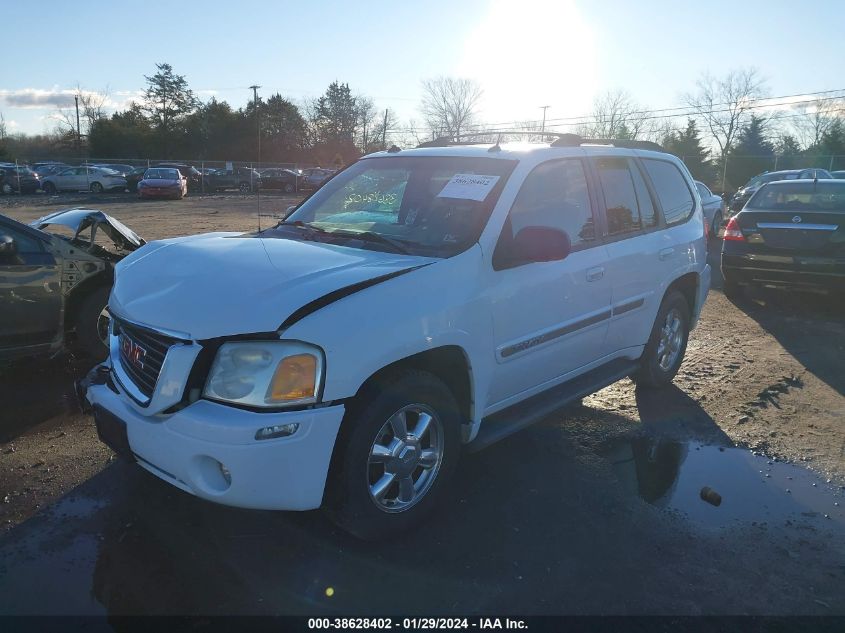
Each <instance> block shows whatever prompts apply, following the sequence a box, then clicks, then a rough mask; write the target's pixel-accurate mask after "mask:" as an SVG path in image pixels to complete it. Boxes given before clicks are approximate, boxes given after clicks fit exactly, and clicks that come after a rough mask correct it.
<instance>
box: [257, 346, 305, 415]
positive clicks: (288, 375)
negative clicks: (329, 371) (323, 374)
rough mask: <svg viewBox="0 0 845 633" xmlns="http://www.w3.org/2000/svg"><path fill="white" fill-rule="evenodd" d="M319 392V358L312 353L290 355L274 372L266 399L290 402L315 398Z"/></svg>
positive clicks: (269, 401)
mask: <svg viewBox="0 0 845 633" xmlns="http://www.w3.org/2000/svg"><path fill="white" fill-rule="evenodd" d="M316 392H317V358H316V357H315V356H313V355H312V354H297V355H295V356H288V357H287V358H285V359H284V360H282V362H281V363H279V365H278V367H276V371H275V373H274V374H273V379H272V380H271V381H270V387H269V388H268V389H267V396H266V397H265V398H264V401H265V402H267V403H273V402H290V401H292V400H306V399H308V398H313V397H314V396H315V394H316Z"/></svg>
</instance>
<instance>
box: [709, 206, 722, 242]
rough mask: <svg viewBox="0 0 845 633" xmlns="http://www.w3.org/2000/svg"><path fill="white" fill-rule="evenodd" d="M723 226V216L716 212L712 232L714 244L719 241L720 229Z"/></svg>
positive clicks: (711, 237)
mask: <svg viewBox="0 0 845 633" xmlns="http://www.w3.org/2000/svg"><path fill="white" fill-rule="evenodd" d="M721 226H722V214H721V213H720V212H718V211H717V212H716V215H714V216H713V226H712V227H711V230H710V239H711V240H713V241H714V242H716V241H718V240H719V228H720V227H721Z"/></svg>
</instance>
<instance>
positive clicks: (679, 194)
mask: <svg viewBox="0 0 845 633" xmlns="http://www.w3.org/2000/svg"><path fill="white" fill-rule="evenodd" d="M643 165H645V168H646V171H647V172H648V175H649V176H650V177H651V182H652V183H654V189H655V191H656V192H657V198H658V200H660V205H661V206H662V207H663V217H664V218H665V219H666V225H667V226H672V225H673V224H680V223H681V222H684V221H685V220H686V219H687V218H689V216H690V214H691V213H692V211H693V209H695V200H694V199H693V197H692V192H690V190H689V187H687V181H686V179H685V178H684V176H683V174H681V170H679V169H678V168H677V166H675V165H674V164H672V163H670V162H669V161H666V160H656V159H653V158H644V159H643Z"/></svg>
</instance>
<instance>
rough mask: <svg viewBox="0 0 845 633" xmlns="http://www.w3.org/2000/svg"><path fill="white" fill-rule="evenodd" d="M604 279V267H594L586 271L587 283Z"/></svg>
mask: <svg viewBox="0 0 845 633" xmlns="http://www.w3.org/2000/svg"><path fill="white" fill-rule="evenodd" d="M602 277H604V267H603V266H596V267H595V268H588V269H587V281H598V280H599V279H601V278H602Z"/></svg>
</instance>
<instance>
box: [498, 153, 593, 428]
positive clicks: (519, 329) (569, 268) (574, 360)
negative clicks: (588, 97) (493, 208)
mask: <svg viewBox="0 0 845 633" xmlns="http://www.w3.org/2000/svg"><path fill="white" fill-rule="evenodd" d="M589 182H590V177H589V172H588V170H587V167H586V164H585V161H584V160H583V159H581V158H567V159H561V160H554V161H548V162H545V163H543V164H541V165H539V166H538V167H536V168H535V169H534V170H533V171H532V172H531V173H530V174H529V175H528V176H527V177H526V179H525V182H524V183H523V185H522V188H521V189H520V191H519V193H518V194H517V197H516V199H515V201H514V204H513V206H512V208H511V210H510V214H509V216H508V220H507V222H506V223H505V226H504V228H503V230H502V234H501V236H500V238H499V245H498V246H497V251H499V250H500V248H501V249H502V250H505V249H506V243H507V242H508V241H510V240H512V239H513V237H514V236H515V235H516V234H517V233H518V232H519V230H520V229H522V228H524V227H527V226H548V227H553V228H556V229H560V230H564V231H566V232H567V234H568V235H569V237H570V240H571V242H572V252H571V253H570V255H569V256H568V257H566V259H564V260H562V261H554V262H533V263H523V264H519V265H515V264H512V263H508V262H502V261H501V260H500V259H499V258H497V257H496V255H495V254H494V257H493V270H491V271H490V275H491V279H490V280H488V282H487V283H486V287H488V288H490V293H491V296H490V304H491V306H492V312H493V329H494V336H495V361H496V368H495V371H494V376H493V380H492V383H491V389H490V393H489V394H488V399H487V401H488V402H490V403H492V405H491V408H490V409H488V412H490V411H491V409H492V410H495V409H498V408H501V407H503V406H506V405H507V404H509V399H511V400H514V401H515V400H517V399H521V398H524V397H527V396H529V395H532V394H533V393H536V392H538V391H541V390H543V389H544V388H547V387H549V386H551V385H552V384H554V382H556V381H558V379H560V378H561V377H562V376H564V375H566V374H569V373H571V372H577V371H578V370H580V369H581V368H584V367H585V366H587V365H589V364H590V363H593V362H594V361H597V360H598V359H600V358H601V355H602V350H603V346H604V338H605V334H606V332H607V324H608V320H609V318H610V282H609V279H608V277H607V275H606V270H605V266H606V265H607V251H606V249H605V246H604V245H603V244H602V243H601V240H600V239H599V238H600V237H601V236H600V235H599V234H598V232H597V228H596V220H595V216H594V208H595V200H594V195H593V194H592V191H591V186H590V185H589ZM497 405H498V406H497Z"/></svg>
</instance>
